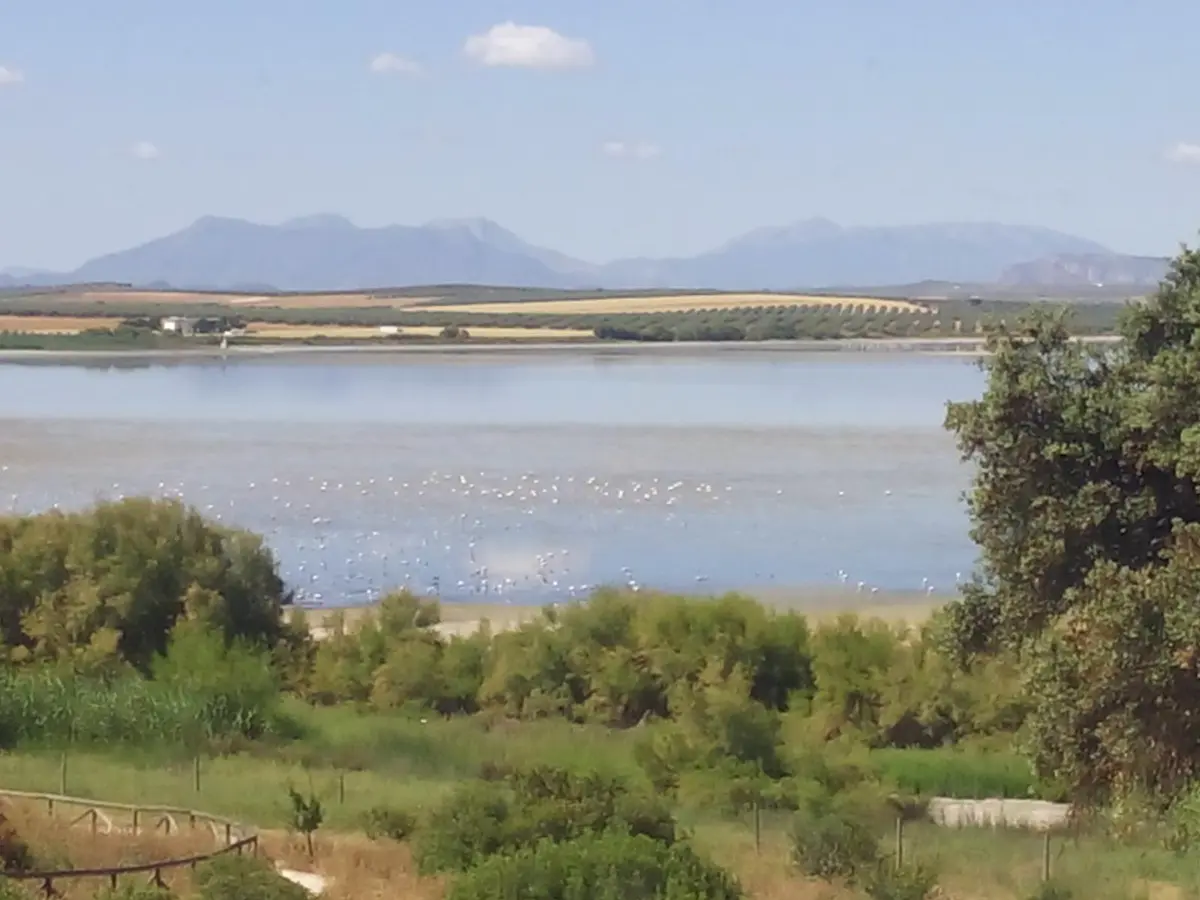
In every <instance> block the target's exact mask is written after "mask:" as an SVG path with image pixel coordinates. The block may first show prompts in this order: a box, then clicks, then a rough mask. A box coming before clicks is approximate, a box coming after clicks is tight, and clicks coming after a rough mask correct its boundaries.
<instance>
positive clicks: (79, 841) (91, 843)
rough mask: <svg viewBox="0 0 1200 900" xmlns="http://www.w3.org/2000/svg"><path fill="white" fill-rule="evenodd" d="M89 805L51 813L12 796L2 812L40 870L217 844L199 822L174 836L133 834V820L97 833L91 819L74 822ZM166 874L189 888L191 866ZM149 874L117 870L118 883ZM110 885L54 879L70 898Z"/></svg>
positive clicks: (99, 865)
mask: <svg viewBox="0 0 1200 900" xmlns="http://www.w3.org/2000/svg"><path fill="white" fill-rule="evenodd" d="M85 810H86V807H76V806H64V807H60V808H59V810H58V812H57V815H55V816H54V817H50V816H49V815H47V813H46V807H45V805H44V804H41V803H36V802H34V801H25V800H13V799H8V798H5V799H4V800H2V801H0V813H3V815H4V817H5V818H6V819H7V820H8V822H9V824H10V825H11V826H12V827H13V829H14V831H15V833H16V834H17V835H19V836H20V838H21V839H22V840H23V841H24V842H25V843H26V844H27V845H28V846H29V848H30V849H31V850H32V851H33V854H34V858H35V860H36V865H35V868H36V869H37V870H41V871H45V870H56V869H108V868H116V867H120V866H136V865H145V864H149V863H155V862H165V861H167V860H171V859H182V858H187V857H191V856H198V855H201V854H206V853H211V852H212V851H213V850H215V849H217V847H218V846H219V844H218V841H217V839H216V838H215V837H214V835H213V833H212V832H211V831H210V830H208V829H207V828H206V827H201V826H200V825H197V828H196V830H195V831H191V830H189V829H188V828H187V827H186V824H185V825H184V828H183V830H182V831H180V832H177V833H175V834H172V835H167V834H164V833H163V832H161V831H158V832H153V831H150V832H147V831H142V832H141V833H139V834H137V835H134V834H133V833H132V829H130V828H129V823H116V822H114V823H113V824H114V826H116V827H118V828H120V829H122V830H120V831H113V832H112V833H108V834H105V833H104V831H103V825H102V826H101V828H100V829H98V830H97V832H96V833H95V834H93V833H92V830H91V826H90V821H89V820H88V819H85V820H84V821H83V822H80V823H78V824H75V825H72V824H71V822H72V820H73V819H75V818H77V817H78V816H79V815H81V814H82V813H83V812H84V811H85ZM162 876H163V880H164V881H165V882H166V883H167V885H168V886H169V887H170V888H171V889H172V890H175V891H178V892H179V893H180V894H184V895H186V894H187V893H189V892H190V888H191V877H190V869H189V868H187V867H182V868H178V869H164V870H163V872H162ZM148 877H149V876H148V875H147V874H146V873H133V874H128V875H118V882H119V883H124V882H126V881H129V882H137V883H145V882H146V881H147V880H148ZM108 884H109V879H108V877H95V878H92V877H88V878H71V879H60V880H56V881H55V882H54V888H55V890H56V891H58V892H59V896H61V897H65V898H69V900H74V898H79V900H85V898H86V900H90V898H93V897H95V895H96V892H97V891H98V890H99V889H100V888H102V887H105V886H107V885H108ZM27 886H28V887H30V888H32V889H33V890H39V889H40V888H41V884H40V883H37V884H35V883H33V882H28V883H27Z"/></svg>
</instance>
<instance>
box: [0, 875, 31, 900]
mask: <svg viewBox="0 0 1200 900" xmlns="http://www.w3.org/2000/svg"><path fill="white" fill-rule="evenodd" d="M34 896H35V894H34V892H33V891H31V890H30V889H29V888H28V887H26V886H25V883H24V882H22V881H13V880H12V879H11V878H5V877H4V876H3V875H0V900H32V898H33V897H34Z"/></svg>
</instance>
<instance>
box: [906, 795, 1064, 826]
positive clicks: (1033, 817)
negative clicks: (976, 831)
mask: <svg viewBox="0 0 1200 900" xmlns="http://www.w3.org/2000/svg"><path fill="white" fill-rule="evenodd" d="M929 818H930V819H931V820H932V821H933V822H934V824H936V825H945V826H946V827H947V828H974V827H984V826H985V827H989V828H1029V829H1032V830H1033V831H1049V830H1051V829H1055V828H1066V827H1067V825H1068V824H1070V821H1071V805H1070V804H1069V803H1050V802H1049V801H1047V800H995V799H992V800H952V799H950V798H949V797H934V798H933V799H932V800H930V801H929Z"/></svg>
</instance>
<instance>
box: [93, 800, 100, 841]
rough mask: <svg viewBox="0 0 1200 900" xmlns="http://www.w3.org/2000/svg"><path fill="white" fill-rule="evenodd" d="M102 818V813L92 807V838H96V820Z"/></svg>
mask: <svg viewBox="0 0 1200 900" xmlns="http://www.w3.org/2000/svg"><path fill="white" fill-rule="evenodd" d="M99 818H100V811H99V810H98V809H96V808H95V807H92V837H95V836H96V820H97V819H99Z"/></svg>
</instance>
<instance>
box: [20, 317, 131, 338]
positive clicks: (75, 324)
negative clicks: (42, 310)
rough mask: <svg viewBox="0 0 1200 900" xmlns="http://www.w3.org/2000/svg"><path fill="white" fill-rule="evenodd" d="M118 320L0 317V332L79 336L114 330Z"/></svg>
mask: <svg viewBox="0 0 1200 900" xmlns="http://www.w3.org/2000/svg"><path fill="white" fill-rule="evenodd" d="M119 324H120V320H119V319H106V318H103V317H101V316H0V331H8V332H18V333H20V334H79V332H81V331H86V330H87V329H89V328H115V327H116V326H117V325H119Z"/></svg>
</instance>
